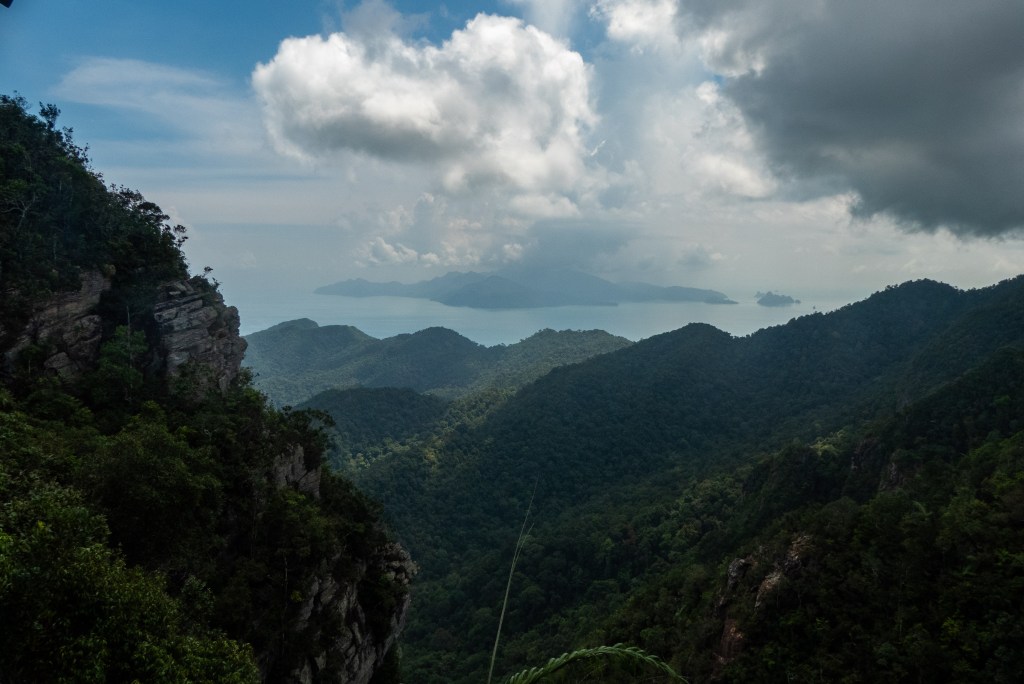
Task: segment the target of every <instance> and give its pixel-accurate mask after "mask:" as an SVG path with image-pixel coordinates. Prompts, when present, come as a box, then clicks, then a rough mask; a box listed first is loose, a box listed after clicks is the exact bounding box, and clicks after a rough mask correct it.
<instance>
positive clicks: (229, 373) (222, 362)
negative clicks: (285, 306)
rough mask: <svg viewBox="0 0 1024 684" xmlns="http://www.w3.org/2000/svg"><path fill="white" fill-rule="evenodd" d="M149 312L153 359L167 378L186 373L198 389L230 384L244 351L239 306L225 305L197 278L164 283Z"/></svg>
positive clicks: (214, 291)
mask: <svg viewBox="0 0 1024 684" xmlns="http://www.w3.org/2000/svg"><path fill="white" fill-rule="evenodd" d="M153 317H154V318H155V319H156V324H157V326H158V331H159V337H160V344H159V349H158V359H157V362H158V363H159V365H160V366H161V370H162V372H163V373H164V375H165V377H166V378H167V380H168V381H173V380H174V379H176V378H179V377H181V376H183V375H184V374H186V373H188V374H189V375H190V377H191V379H192V380H193V381H194V382H195V383H196V387H195V390H196V391H200V392H201V391H202V390H204V389H208V388H210V387H216V388H218V389H220V390H221V391H222V392H223V391H224V390H226V389H227V388H228V385H230V384H231V381H232V380H234V379H235V377H236V376H237V375H238V370H239V368H240V367H241V364H242V357H243V356H244V355H245V347H246V342H245V340H244V339H243V338H241V337H239V335H238V325H239V319H238V309H236V308H235V307H233V306H225V304H224V298H223V297H222V296H221V294H220V293H219V292H217V291H216V290H215V289H213V288H212V287H211V286H210V285H209V284H208V283H207V282H206V281H205V280H203V279H202V278H198V277H196V278H192V279H190V280H175V281H171V282H168V283H164V284H162V285H161V286H160V288H159V291H158V293H157V299H156V305H155V307H154V310H153ZM172 386H173V385H172Z"/></svg>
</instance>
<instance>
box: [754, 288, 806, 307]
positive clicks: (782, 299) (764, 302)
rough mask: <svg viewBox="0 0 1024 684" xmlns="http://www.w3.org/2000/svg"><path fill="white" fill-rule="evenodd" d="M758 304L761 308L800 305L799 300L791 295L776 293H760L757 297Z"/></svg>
mask: <svg viewBox="0 0 1024 684" xmlns="http://www.w3.org/2000/svg"><path fill="white" fill-rule="evenodd" d="M755 296H756V297H757V303H758V304H760V305H761V306H792V305H793V304H799V303H800V300H799V299H793V298H792V297H790V296H789V295H784V294H778V293H775V292H771V291H768V292H758V293H757V294H756V295H755Z"/></svg>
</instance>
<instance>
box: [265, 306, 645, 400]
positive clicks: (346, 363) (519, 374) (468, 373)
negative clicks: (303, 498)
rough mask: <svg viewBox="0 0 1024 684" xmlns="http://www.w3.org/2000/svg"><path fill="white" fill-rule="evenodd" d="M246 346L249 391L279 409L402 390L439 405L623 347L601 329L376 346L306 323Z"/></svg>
mask: <svg viewBox="0 0 1024 684" xmlns="http://www.w3.org/2000/svg"><path fill="white" fill-rule="evenodd" d="M246 340H247V341H248V343H249V349H248V352H247V353H246V361H245V363H246V366H248V367H249V368H251V369H252V371H253V373H255V374H256V386H257V387H258V388H259V389H262V390H263V391H265V392H266V393H267V395H268V396H270V398H271V399H272V400H274V401H275V402H277V403H278V405H281V406H287V405H291V406H295V405H298V404H299V403H301V402H304V401H308V400H310V399H312V397H314V396H315V395H316V394H318V393H320V392H324V391H328V390H344V389H351V388H354V387H381V388H408V389H413V390H416V391H417V392H423V393H428V394H431V395H434V396H438V397H442V398H446V399H454V398H460V397H465V396H468V395H471V394H476V393H479V392H483V391H486V390H490V389H502V390H513V389H518V388H519V387H522V386H523V385H525V384H527V383H529V382H531V381H533V380H536V379H537V378H539V377H540V376H542V375H544V374H545V373H547V372H548V371H549V370H551V369H552V368H555V367H557V366H564V365H567V364H570V363H578V362H580V361H584V360H586V359H589V358H590V357H592V356H595V355H597V354H604V353H607V352H610V351H615V350H617V349H622V348H623V347H626V346H628V345H629V344H630V342H629V340H627V339H625V338H622V337H616V336H615V335H611V334H609V333H606V332H604V331H603V330H586V331H580V330H562V331H558V332H556V331H554V330H541V331H540V332H537V333H535V334H533V335H531V336H530V337H528V338H527V339H525V340H521V341H519V342H517V343H515V344H510V345H503V344H502V345H495V346H493V347H485V346H483V345H480V344H477V343H476V342H473V341H472V340H469V339H466V338H465V337H463V336H462V335H459V334H458V333H456V332H454V331H452V330H448V329H446V328H427V329H426V330H421V331H419V332H417V333H412V334H403V335H395V336H394V337H389V338H386V339H383V340H378V339H377V338H375V337H370V336H369V335H367V334H366V333H364V332H362V331H361V330H358V329H357V328H353V327H352V326H348V325H326V326H323V327H320V326H318V325H317V324H316V323H315V322H313V321H311V320H309V319H300V320H296V321H288V322H286V323H280V324H278V325H275V326H274V327H272V328H269V329H267V330H262V331H260V332H257V333H253V334H251V335H249V336H247V337H246Z"/></svg>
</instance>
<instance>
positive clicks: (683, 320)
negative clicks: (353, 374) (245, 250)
mask: <svg viewBox="0 0 1024 684" xmlns="http://www.w3.org/2000/svg"><path fill="white" fill-rule="evenodd" d="M224 294H225V299H226V300H227V303H228V304H231V305H233V306H236V307H238V310H239V314H240V316H241V330H240V332H241V334H242V335H249V334H252V333H254V332H257V331H260V330H265V329H267V328H270V327H272V326H274V325H277V324H278V323H283V322H285V321H291V320H295V319H298V318H308V319H311V320H313V321H316V322H317V323H318V324H319V325H321V326H325V325H351V326H354V327H356V328H359V329H360V330H361V331H363V332H364V333H366V334H367V335H371V336H372V337H376V338H378V339H383V338H386V337H393V336H395V335H401V334H403V333H413V332H417V331H419V330H423V329H425V328H430V327H443V328H448V329H450V330H454V331H455V332H457V333H459V334H460V335H462V336H463V337H466V338H469V339H470V340H473V341H474V342H477V343H478V344H482V345H484V346H488V347H491V346H495V345H500V344H514V343H516V342H519V341H521V340H523V339H526V338H527V337H529V336H531V335H533V334H534V333H536V332H537V331H539V330H543V329H546V328H550V329H552V330H604V331H606V332H609V333H611V334H613V335H619V336H621V337H625V338H626V339H629V340H632V341H634V342H636V341H639V340H642V339H645V338H648V337H652V336H654V335H659V334H661V333H665V332H669V331H672V330H677V329H679V328H682V327H683V326H685V325H687V324H689V323H708V324H710V325H713V326H715V327H716V328H718V329H719V330H723V331H725V332H728V333H730V334H732V335H734V336H736V337H743V336H746V335H749V334H751V333H753V332H756V331H758V330H760V329H762V328H767V327H771V326H776V325H782V324H784V323H786V322H788V321H789V320H791V319H793V318H797V317H799V316H805V315H808V314H812V313H815V312H822V313H824V312H828V311H831V310H833V309H836V308H839V307H840V306H843V305H844V304H847V303H849V301H850V300H849V299H844V300H840V299H837V298H834V297H833V298H827V299H822V300H819V301H816V302H801V303H798V304H793V305H790V306H786V307H766V306H760V305H759V304H757V302H756V301H754V300H753V299H751V300H750V301H740V302H739V303H737V304H704V303H702V302H637V303H625V304H618V305H615V306H552V307H541V308H532V309H497V310H495V309H471V308H466V307H453V306H447V305H445V304H441V303H439V302H433V301H430V300H426V299H413V298H408V297H344V296H340V295H321V294H315V293H312V292H310V293H302V292H261V293H254V292H246V291H240V292H225V293H224Z"/></svg>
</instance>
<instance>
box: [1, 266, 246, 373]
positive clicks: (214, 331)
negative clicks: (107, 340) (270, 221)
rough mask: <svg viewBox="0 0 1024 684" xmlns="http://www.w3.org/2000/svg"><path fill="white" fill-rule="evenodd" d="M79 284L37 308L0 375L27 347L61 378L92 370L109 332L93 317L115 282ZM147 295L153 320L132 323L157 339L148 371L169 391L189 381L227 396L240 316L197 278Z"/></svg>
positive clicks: (94, 275) (92, 279) (91, 279)
mask: <svg viewBox="0 0 1024 684" xmlns="http://www.w3.org/2000/svg"><path fill="white" fill-rule="evenodd" d="M81 281H82V285H81V287H80V288H79V289H78V290H77V291H74V292H65V293H61V294H58V295H55V296H53V297H51V298H49V299H46V300H44V301H42V302H40V303H38V304H37V305H36V307H35V310H34V312H33V313H32V316H31V317H30V318H29V321H28V323H27V324H26V325H25V326H24V328H23V329H22V330H21V332H20V334H19V335H18V337H17V338H16V339H15V341H14V344H13V345H12V346H11V347H10V348H9V349H8V350H6V352H5V353H4V358H3V361H4V370H5V371H7V372H8V373H10V372H12V371H13V370H14V368H15V367H16V365H17V363H18V360H19V358H20V357H21V356H22V354H23V353H24V352H25V351H26V350H27V349H29V348H30V347H33V348H35V349H36V350H38V351H39V352H41V359H40V360H39V364H40V367H41V368H42V369H45V370H46V371H48V372H52V373H55V374H56V375H58V376H60V377H61V378H62V379H65V380H74V379H77V378H78V377H80V376H81V375H82V373H84V372H85V371H87V370H89V369H91V368H94V367H95V366H96V364H97V361H98V359H99V353H100V346H101V344H102V342H103V341H104V332H105V330H107V329H109V328H110V326H109V325H106V324H105V322H104V320H103V317H102V316H101V315H100V313H98V312H99V310H100V304H101V302H102V300H103V297H104V296H105V295H107V294H108V293H110V292H111V290H112V284H111V280H110V278H108V277H105V276H104V275H103V274H101V273H99V272H97V271H87V272H85V273H84V274H82V277H81ZM151 296H152V302H153V303H152V315H151V316H142V317H140V318H137V319H136V320H135V321H132V325H133V326H135V327H138V328H139V329H142V330H147V329H148V330H149V332H150V333H151V335H152V336H153V337H155V339H156V344H153V345H152V346H151V349H150V358H149V359H148V361H147V363H146V367H147V370H148V372H149V373H151V374H154V375H156V376H158V377H161V378H163V379H164V380H165V381H166V382H167V383H168V386H169V387H171V388H173V387H175V386H176V383H175V382H174V381H175V380H177V379H180V378H182V377H183V376H186V375H187V376H189V377H190V378H191V379H192V380H193V381H194V383H193V387H194V389H195V390H196V391H204V390H205V389H207V388H214V387H215V388H218V389H220V390H221V391H224V390H226V389H227V387H228V386H229V385H230V384H231V381H232V380H234V379H235V377H237V375H238V371H239V368H240V366H241V363H242V358H243V356H244V355H245V347H246V343H245V340H244V339H243V338H241V337H239V335H238V324H239V319H238V310H237V309H236V308H235V307H233V306H226V305H225V304H224V299H223V297H222V296H221V295H220V293H219V292H217V290H216V289H215V288H214V287H213V286H212V285H210V284H209V283H208V282H207V281H206V280H204V279H203V278H200V277H194V278H191V279H187V280H186V279H180V280H173V281H168V282H164V283H161V284H159V285H158V286H157V287H156V288H154V289H153V292H152V293H151Z"/></svg>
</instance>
